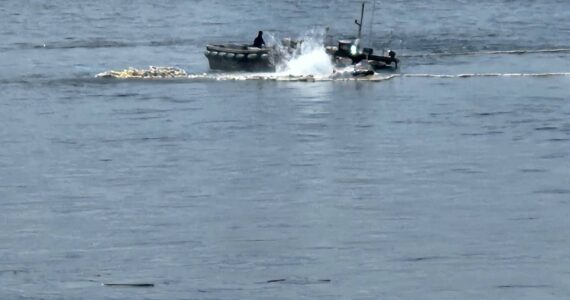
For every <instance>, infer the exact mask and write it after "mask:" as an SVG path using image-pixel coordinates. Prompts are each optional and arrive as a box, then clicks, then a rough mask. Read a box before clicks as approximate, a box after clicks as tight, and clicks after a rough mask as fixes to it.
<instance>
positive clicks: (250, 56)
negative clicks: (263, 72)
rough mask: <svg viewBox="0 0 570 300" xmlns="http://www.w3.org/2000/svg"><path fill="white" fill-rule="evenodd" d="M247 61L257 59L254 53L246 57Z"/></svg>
mask: <svg viewBox="0 0 570 300" xmlns="http://www.w3.org/2000/svg"><path fill="white" fill-rule="evenodd" d="M247 59H251V60H254V59H257V54H255V53H250V54H248V55H247Z"/></svg>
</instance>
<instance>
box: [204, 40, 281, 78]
mask: <svg viewBox="0 0 570 300" xmlns="http://www.w3.org/2000/svg"><path fill="white" fill-rule="evenodd" d="M204 55H205V56H206V58H208V63H209V64H210V69H212V70H222V71H242V72H275V61H276V57H275V54H274V51H273V50H272V49H271V48H256V47H249V46H247V45H233V44H225V45H208V46H207V47H206V51H205V52H204Z"/></svg>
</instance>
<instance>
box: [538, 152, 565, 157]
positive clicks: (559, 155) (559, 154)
mask: <svg viewBox="0 0 570 300" xmlns="http://www.w3.org/2000/svg"><path fill="white" fill-rule="evenodd" d="M565 157H568V153H563V152H555V153H550V154H546V155H542V156H539V158H542V159H560V158H565Z"/></svg>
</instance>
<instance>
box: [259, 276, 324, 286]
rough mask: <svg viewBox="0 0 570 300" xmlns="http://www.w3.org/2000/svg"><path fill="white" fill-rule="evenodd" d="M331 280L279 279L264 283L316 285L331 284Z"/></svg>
mask: <svg viewBox="0 0 570 300" xmlns="http://www.w3.org/2000/svg"><path fill="white" fill-rule="evenodd" d="M331 282H332V280H331V279H311V278H279V279H270V280H267V281H265V282H264V283H274V284H291V285H314V284H327V283H331Z"/></svg>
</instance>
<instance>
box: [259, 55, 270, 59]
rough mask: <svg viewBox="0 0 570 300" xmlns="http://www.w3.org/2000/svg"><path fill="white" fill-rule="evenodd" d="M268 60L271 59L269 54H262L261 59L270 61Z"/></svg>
mask: <svg viewBox="0 0 570 300" xmlns="http://www.w3.org/2000/svg"><path fill="white" fill-rule="evenodd" d="M268 58H269V55H267V54H261V59H268Z"/></svg>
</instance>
